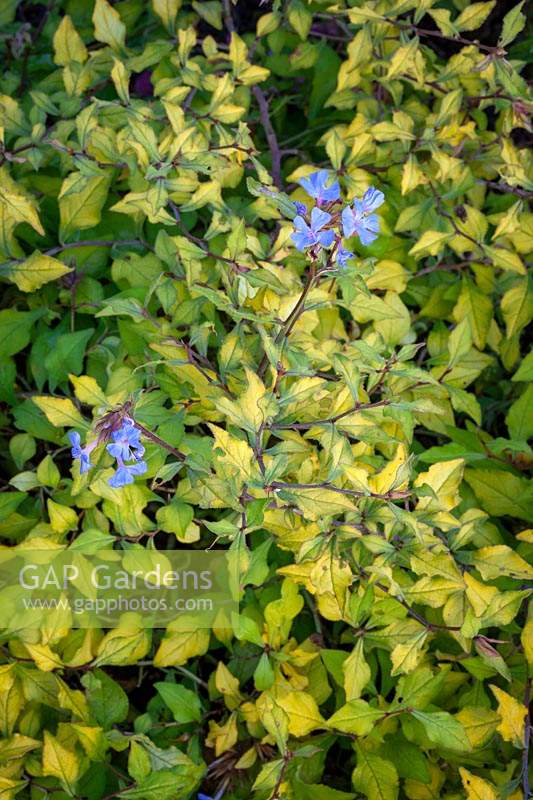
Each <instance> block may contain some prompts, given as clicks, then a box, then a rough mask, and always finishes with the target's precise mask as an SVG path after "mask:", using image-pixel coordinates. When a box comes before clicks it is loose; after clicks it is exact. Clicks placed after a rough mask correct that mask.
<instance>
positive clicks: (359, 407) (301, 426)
mask: <svg viewBox="0 0 533 800" xmlns="http://www.w3.org/2000/svg"><path fill="white" fill-rule="evenodd" d="M390 403H391V401H390V400H378V401H377V402H376V403H355V405H353V406H352V407H351V408H349V409H348V410H347V411H342V412H341V413H340V414H336V415H335V416H334V417H329V419H316V420H315V421H314V422H287V423H285V424H284V423H280V424H276V423H272V424H271V425H269V428H270V429H271V430H278V431H280V430H281V431H286V430H287V431H290V430H294V431H306V430H309V429H310V428H314V427H315V425H333V424H335V422H338V421H339V420H341V419H343V418H344V417H348V416H350V414H355V413H357V412H358V411H367V410H368V409H370V408H380V407H382V406H388V405H390Z"/></svg>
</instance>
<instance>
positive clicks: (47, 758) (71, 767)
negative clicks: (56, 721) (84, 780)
mask: <svg viewBox="0 0 533 800" xmlns="http://www.w3.org/2000/svg"><path fill="white" fill-rule="evenodd" d="M43 775H49V776H51V777H53V778H59V780H60V781H61V783H62V785H63V786H64V788H65V790H66V791H67V792H68V793H69V794H71V795H73V794H74V793H75V786H76V781H77V780H78V778H79V776H80V759H79V758H78V756H77V755H76V753H74V752H73V751H72V750H69V749H68V748H66V747H65V746H64V745H63V744H61V743H60V742H59V741H58V739H56V737H55V736H52V734H51V733H49V731H45V732H44V745H43Z"/></svg>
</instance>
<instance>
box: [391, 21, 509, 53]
mask: <svg viewBox="0 0 533 800" xmlns="http://www.w3.org/2000/svg"><path fill="white" fill-rule="evenodd" d="M383 22H388V23H389V24H390V25H394V26H395V27H396V28H400V30H411V31H413V33H415V34H416V35H417V36H430V37H434V38H436V39H444V41H446V42H456V43H457V44H464V45H467V46H468V47H472V46H474V47H477V48H478V49H479V50H482V51H483V52H484V53H489V54H490V55H493V56H496V57H497V58H502V57H503V56H504V55H506V51H505V50H504V49H503V47H497V46H496V47H492V46H491V45H488V44H481V43H480V42H477V41H472V40H471V39H465V38H464V37H463V36H446V35H445V34H444V33H441V32H440V31H433V30H430V29H428V28H419V27H418V26H417V25H414V24H413V23H412V22H404V21H403V20H400V21H398V20H394V19H386V18H385V17H383Z"/></svg>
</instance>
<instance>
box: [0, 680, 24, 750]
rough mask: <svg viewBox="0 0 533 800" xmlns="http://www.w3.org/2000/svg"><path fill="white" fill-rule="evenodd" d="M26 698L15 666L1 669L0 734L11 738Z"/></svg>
mask: <svg viewBox="0 0 533 800" xmlns="http://www.w3.org/2000/svg"><path fill="white" fill-rule="evenodd" d="M25 702H26V701H25V698H24V695H23V693H22V688H21V685H20V681H19V679H18V677H17V673H16V666H15V664H4V665H2V666H1V667H0V733H2V735H3V736H11V734H12V733H13V729H14V727H15V723H16V721H17V719H18V716H19V714H20V712H21V710H22V708H23V706H24V703H25Z"/></svg>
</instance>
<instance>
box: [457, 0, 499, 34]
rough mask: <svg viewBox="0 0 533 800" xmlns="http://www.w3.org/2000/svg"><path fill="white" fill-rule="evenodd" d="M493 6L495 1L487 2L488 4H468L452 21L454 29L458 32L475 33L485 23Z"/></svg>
mask: <svg viewBox="0 0 533 800" xmlns="http://www.w3.org/2000/svg"><path fill="white" fill-rule="evenodd" d="M495 5H496V0H489V2H488V3H469V4H468V5H467V7H466V8H465V9H464V10H463V11H461V13H460V14H459V16H458V17H457V19H456V20H454V25H455V27H456V28H457V30H458V31H475V30H476V29H477V28H479V26H480V25H482V24H483V22H485V20H486V19H487V17H488V15H489V14H490V12H491V11H492V9H493V8H494V6H495Z"/></svg>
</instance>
